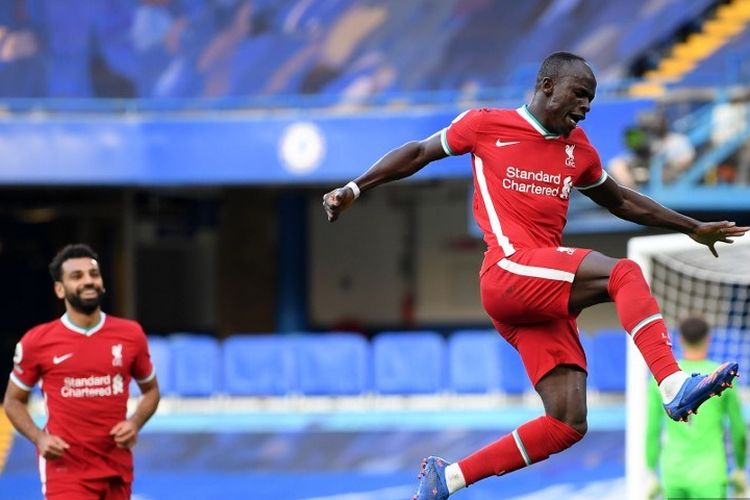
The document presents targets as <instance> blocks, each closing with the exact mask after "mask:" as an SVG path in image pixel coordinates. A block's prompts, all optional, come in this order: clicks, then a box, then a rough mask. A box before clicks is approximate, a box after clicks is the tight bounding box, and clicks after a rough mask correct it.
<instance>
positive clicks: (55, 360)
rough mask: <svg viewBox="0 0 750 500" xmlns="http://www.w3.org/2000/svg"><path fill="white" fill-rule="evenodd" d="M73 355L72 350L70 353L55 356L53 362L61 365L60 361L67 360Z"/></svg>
mask: <svg viewBox="0 0 750 500" xmlns="http://www.w3.org/2000/svg"><path fill="white" fill-rule="evenodd" d="M71 356H73V353H72V352H69V353H68V354H63V355H62V356H55V357H54V358H52V363H53V364H56V365H59V364H60V363H62V362H63V361H65V360H66V359H68V358H69V357H71Z"/></svg>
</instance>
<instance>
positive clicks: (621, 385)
mask: <svg viewBox="0 0 750 500" xmlns="http://www.w3.org/2000/svg"><path fill="white" fill-rule="evenodd" d="M627 342H629V339H628V335H627V334H626V333H625V332H624V331H623V330H600V331H598V332H597V333H596V336H595V337H594V339H593V347H594V355H593V359H592V362H591V363H590V368H589V372H590V373H591V374H592V376H593V378H594V380H595V381H596V389H598V390H599V391H602V392H624V391H625V379H626V372H627V363H626V359H625V358H626V347H627Z"/></svg>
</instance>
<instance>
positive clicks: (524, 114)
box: [516, 104, 560, 139]
mask: <svg viewBox="0 0 750 500" xmlns="http://www.w3.org/2000/svg"><path fill="white" fill-rule="evenodd" d="M516 112H517V113H518V114H519V115H521V118H523V119H524V120H526V121H527V122H528V123H529V125H531V126H532V127H534V130H536V131H537V132H539V133H540V134H542V137H544V138H545V139H557V138H558V137H560V135H559V134H553V133H552V132H550V131H549V130H547V129H546V128H544V125H542V122H540V121H539V120H537V119H536V116H534V115H532V114H531V111H529V107H528V106H527V105H525V104H524V105H523V106H521V107H520V108H516Z"/></svg>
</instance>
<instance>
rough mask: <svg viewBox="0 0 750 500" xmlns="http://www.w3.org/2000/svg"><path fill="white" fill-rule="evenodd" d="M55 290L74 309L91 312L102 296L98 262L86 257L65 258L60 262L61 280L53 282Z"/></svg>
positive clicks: (96, 306) (102, 290) (85, 312)
mask: <svg viewBox="0 0 750 500" xmlns="http://www.w3.org/2000/svg"><path fill="white" fill-rule="evenodd" d="M55 291H56V293H57V296H58V297H59V298H61V299H65V301H66V302H67V303H68V304H70V306H71V307H72V308H73V309H75V310H76V311H78V312H81V313H83V314H91V313H93V312H94V311H96V310H97V309H98V308H99V305H100V304H101V302H102V297H103V296H104V282H103V281H102V274H101V272H100V270H99V263H98V262H97V261H96V260H94V259H91V258H88V257H80V258H75V259H68V260H66V261H65V262H63V264H62V281H58V282H57V283H56V284H55Z"/></svg>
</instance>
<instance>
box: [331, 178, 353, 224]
mask: <svg viewBox="0 0 750 500" xmlns="http://www.w3.org/2000/svg"><path fill="white" fill-rule="evenodd" d="M354 198H355V196H354V191H352V189H351V188H350V187H348V186H343V187H340V188H336V189H334V190H333V191H329V192H328V193H326V194H324V195H323V209H324V210H325V211H326V216H327V217H328V222H334V221H335V220H336V219H338V218H339V214H340V213H341V212H343V211H344V210H346V209H347V208H349V207H350V206H351V204H352V203H353V202H354Z"/></svg>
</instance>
